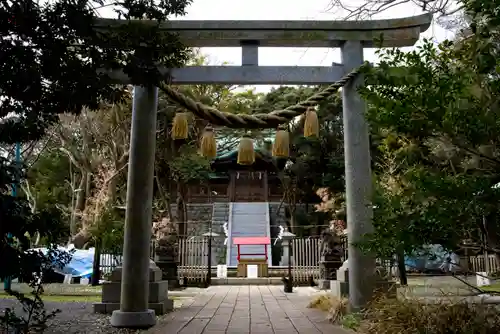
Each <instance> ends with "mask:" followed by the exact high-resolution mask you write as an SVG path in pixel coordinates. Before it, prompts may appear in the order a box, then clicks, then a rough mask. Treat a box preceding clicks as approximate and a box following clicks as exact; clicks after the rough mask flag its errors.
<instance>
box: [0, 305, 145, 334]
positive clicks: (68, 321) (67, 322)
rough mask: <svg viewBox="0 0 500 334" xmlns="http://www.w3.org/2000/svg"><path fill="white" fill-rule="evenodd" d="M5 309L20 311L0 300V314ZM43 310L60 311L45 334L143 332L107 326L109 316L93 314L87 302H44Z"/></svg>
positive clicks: (15, 306) (17, 306) (17, 307)
mask: <svg viewBox="0 0 500 334" xmlns="http://www.w3.org/2000/svg"><path fill="white" fill-rule="evenodd" d="M7 307H10V308H13V307H14V308H15V310H16V311H17V312H19V311H21V308H20V306H19V303H18V302H17V301H16V300H13V299H0V314H1V313H3V311H4V310H5V308H7ZM45 308H46V309H47V311H51V310H54V309H60V310H62V312H60V313H58V314H57V315H56V317H55V318H54V319H53V320H51V321H50V322H49V328H48V329H47V330H46V331H45V332H44V333H47V334H63V333H64V334H91V333H96V334H97V333H104V334H111V333H113V334H118V333H127V334H128V333H141V332H144V331H138V330H129V329H118V328H114V327H112V326H111V325H110V324H109V316H108V315H104V314H96V313H94V312H93V310H92V303H88V302H45ZM18 314H19V313H18Z"/></svg>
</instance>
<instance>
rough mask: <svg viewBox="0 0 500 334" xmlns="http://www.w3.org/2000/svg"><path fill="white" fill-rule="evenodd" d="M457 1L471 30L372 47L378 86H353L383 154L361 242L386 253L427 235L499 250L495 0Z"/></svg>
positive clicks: (411, 246)
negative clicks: (404, 47) (453, 37)
mask: <svg viewBox="0 0 500 334" xmlns="http://www.w3.org/2000/svg"><path fill="white" fill-rule="evenodd" d="M464 5H465V10H466V13H467V15H469V16H470V17H471V18H472V21H471V22H472V23H471V31H473V35H471V36H469V37H468V38H466V39H463V40H460V41H457V42H455V43H453V42H449V41H446V42H443V43H441V44H440V45H439V46H435V45H433V43H431V42H430V41H425V42H424V44H423V45H422V46H421V47H418V48H417V49H416V50H414V51H412V52H402V51H400V50H385V51H384V50H382V51H379V56H380V58H381V60H382V61H381V63H380V66H379V67H378V68H377V69H371V70H370V71H369V72H368V73H367V78H368V80H370V81H371V82H373V83H377V85H372V86H365V87H364V88H362V89H361V94H362V95H363V97H364V98H365V99H367V101H368V103H369V106H370V107H369V110H368V113H367V115H368V119H369V121H370V124H371V127H372V130H373V132H374V133H375V134H376V135H377V137H378V141H379V142H378V144H379V152H380V158H381V159H380V160H379V161H378V164H377V168H376V169H375V172H376V173H377V187H376V195H375V200H374V202H375V207H376V209H375V210H374V216H375V217H374V224H375V228H376V232H375V233H374V234H373V235H372V236H371V237H370V238H368V240H369V242H368V244H369V245H370V246H369V248H371V249H372V250H377V251H378V252H380V253H383V254H385V255H390V254H392V253H394V251H395V250H397V249H399V250H404V251H405V252H412V251H414V250H416V249H418V248H420V247H421V246H422V245H424V244H429V243H439V244H442V245H443V246H445V247H446V248H447V249H449V250H457V249H460V248H463V247H465V245H464V240H465V239H468V241H472V245H473V246H475V248H476V249H481V248H482V247H486V248H487V249H489V250H490V251H492V252H494V253H495V254H497V256H498V255H500V252H499V250H500V247H499V241H500V239H499V238H500V224H499V221H498V217H499V216H498V213H499V206H498V204H497V203H498V199H499V196H500V192H499V191H498V190H497V188H496V184H497V183H498V182H499V181H500V175H499V168H500V160H499V158H498V157H499V156H500V151H499V147H500V146H499V142H498V138H499V136H498V134H499V133H500V123H499V121H498V119H499V118H498V117H499V113H500V110H499V108H498V105H499V104H498V102H499V101H498V88H499V87H500V86H499V83H500V81H499V78H498V76H497V75H496V69H497V66H498V64H499V63H498V57H497V54H498V50H499V49H498V46H497V45H496V43H494V41H495V40H496V38H497V37H498V26H499V22H498V19H497V18H496V16H495V15H494V14H493V13H495V11H496V10H498V9H500V2H498V1H488V2H485V1H467V2H465V3H464ZM390 67H399V68H404V69H402V70H401V72H399V73H398V72H396V71H394V70H392V71H389V68H390ZM382 162H383V163H382ZM484 218H485V219H484ZM483 237H485V238H486V244H485V245H484V244H483Z"/></svg>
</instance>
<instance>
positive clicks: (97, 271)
mask: <svg viewBox="0 0 500 334" xmlns="http://www.w3.org/2000/svg"><path fill="white" fill-rule="evenodd" d="M94 247H95V251H94V262H93V264H92V281H91V284H92V286H97V285H99V280H100V279H101V242H100V241H99V240H97V241H96V244H95V245H94Z"/></svg>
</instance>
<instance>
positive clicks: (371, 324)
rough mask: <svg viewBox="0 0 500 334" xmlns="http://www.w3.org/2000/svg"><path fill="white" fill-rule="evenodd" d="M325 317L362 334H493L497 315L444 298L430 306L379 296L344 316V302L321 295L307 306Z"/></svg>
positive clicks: (498, 327) (490, 308) (492, 309)
mask: <svg viewBox="0 0 500 334" xmlns="http://www.w3.org/2000/svg"><path fill="white" fill-rule="evenodd" d="M308 307H309V308H315V309H318V310H321V311H324V312H327V313H328V319H329V320H330V321H331V322H332V323H334V324H337V325H340V326H342V327H344V328H348V329H351V330H354V331H356V332H357V333H362V334H417V333H425V334H431V333H432V334H472V333H480V334H497V333H500V312H499V310H498V306H497V305H488V304H472V303H465V302H464V301H463V300H462V301H459V302H456V303H453V302H452V300H451V299H449V298H444V299H443V300H441V301H434V302H432V303H430V302H425V301H421V300H415V299H408V298H404V297H402V298H388V297H385V296H382V297H380V298H377V299H376V300H375V301H373V302H372V303H371V304H370V305H369V306H368V307H367V308H366V309H365V310H364V311H363V312H360V313H348V301H347V300H346V299H345V298H338V297H333V296H331V295H328V294H323V295H320V296H317V297H315V298H314V299H313V300H312V301H311V302H310V303H309V305H308Z"/></svg>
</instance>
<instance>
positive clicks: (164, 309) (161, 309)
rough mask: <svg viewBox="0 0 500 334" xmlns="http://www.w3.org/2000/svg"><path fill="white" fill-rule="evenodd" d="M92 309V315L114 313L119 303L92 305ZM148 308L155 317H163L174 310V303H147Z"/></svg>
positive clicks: (118, 307) (167, 300)
mask: <svg viewBox="0 0 500 334" xmlns="http://www.w3.org/2000/svg"><path fill="white" fill-rule="evenodd" d="M93 307H94V313H104V314H110V313H112V312H114V311H118V310H120V303H94V305H93ZM148 308H149V309H150V310H153V311H154V313H155V314H157V315H163V314H166V313H168V312H171V311H172V310H173V309H174V301H173V300H170V299H166V300H165V301H163V302H162V303H149V304H148ZM125 313H127V312H125ZM132 313H133V312H132ZM113 314H114V313H113ZM113 326H114V325H113Z"/></svg>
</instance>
